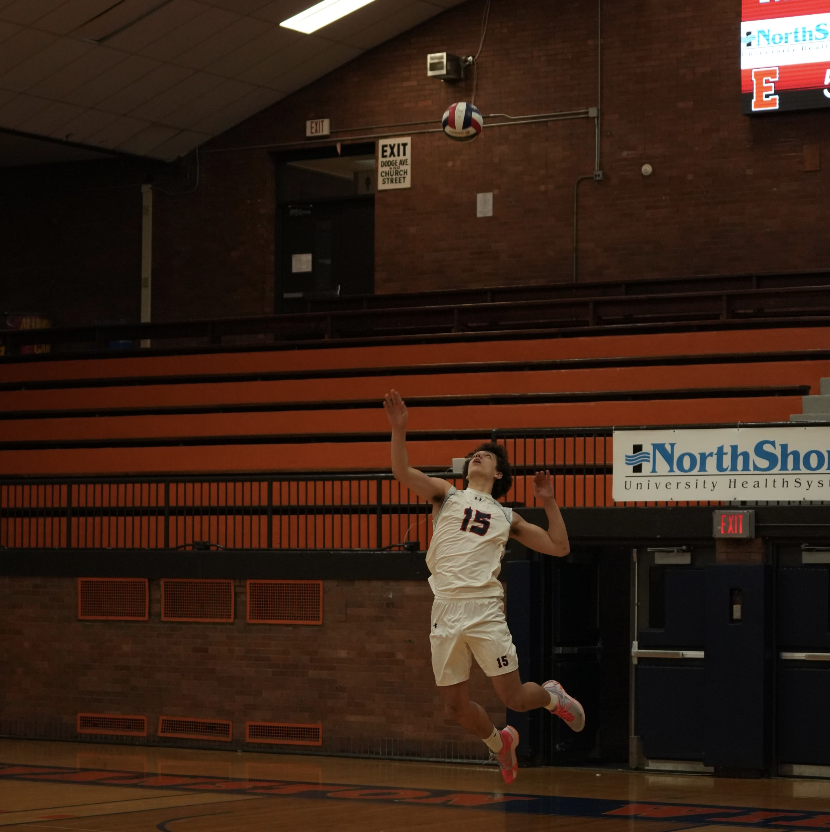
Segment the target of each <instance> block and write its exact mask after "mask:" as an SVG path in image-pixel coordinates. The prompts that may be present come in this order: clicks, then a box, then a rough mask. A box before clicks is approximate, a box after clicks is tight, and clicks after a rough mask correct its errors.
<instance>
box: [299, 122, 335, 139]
mask: <svg viewBox="0 0 830 832" xmlns="http://www.w3.org/2000/svg"><path fill="white" fill-rule="evenodd" d="M305 134H306V136H307V137H310V136H328V135H330V134H331V121H330V120H329V119H327V118H315V119H312V120H311V121H307V122H306V123H305Z"/></svg>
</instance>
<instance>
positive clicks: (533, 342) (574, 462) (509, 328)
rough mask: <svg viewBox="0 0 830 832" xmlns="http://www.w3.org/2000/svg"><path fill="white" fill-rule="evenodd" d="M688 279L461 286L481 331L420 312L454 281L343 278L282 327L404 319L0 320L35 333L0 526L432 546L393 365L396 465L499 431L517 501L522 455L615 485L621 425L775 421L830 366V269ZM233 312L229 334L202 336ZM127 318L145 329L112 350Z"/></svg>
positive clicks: (451, 295)
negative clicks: (559, 311) (405, 484)
mask: <svg viewBox="0 0 830 832" xmlns="http://www.w3.org/2000/svg"><path fill="white" fill-rule="evenodd" d="M701 281H702V284H701V285H702V286H703V287H704V288H705V289H706V290H707V292H708V294H707V293H706V292H704V293H703V294H701V293H699V292H698V293H690V292H689V289H690V288H695V287H690V286H689V285H687V284H688V281H674V282H672V281H643V282H642V285H634V284H609V285H607V286H604V285H603V286H602V287H600V286H597V285H594V286H590V287H585V286H568V285H565V286H562V285H559V286H553V287H524V288H523V289H521V290H520V291H518V292H517V291H516V290H511V294H512V295H513V297H512V299H511V300H510V301H509V302H507V301H505V300H504V298H503V297H502V295H501V294H500V290H498V289H494V290H488V291H489V295H488V296H487V298H485V303H482V304H478V305H474V306H476V309H477V310H478V311H477V312H476V314H484V313H483V312H482V311H481V310H482V309H485V311H486V314H487V315H488V316H490V321H491V323H490V324H489V326H494V327H495V329H494V331H491V332H488V331H483V330H480V331H473V330H470V329H466V330H464V331H456V332H453V333H447V332H444V333H443V334H442V333H439V332H435V331H433V330H434V329H435V318H434V314H435V310H440V312H441V315H445V314H446V313H447V311H448V310H449V313H450V314H451V315H453V316H454V317H455V320H456V323H458V320H459V319H460V318H459V315H461V317H463V316H464V315H468V314H469V313H470V309H471V308H472V307H471V305H470V304H469V303H465V302H464V301H465V300H469V297H467V296H465V295H464V293H461V292H458V291H450V292H445V293H422V295H419V296H417V297H413V298H407V297H404V296H396V297H391V298H390V297H383V296H378V297H376V298H364V299H362V300H361V301H360V303H361V308H360V309H354V308H352V309H350V305H351V306H354V305H355V303H356V301H355V300H354V299H342V301H343V303H342V306H341V307H340V308H339V311H336V312H331V309H330V308H329V307H330V306H331V304H332V303H334V300H333V299H319V300H317V301H312V300H310V301H309V309H308V311H307V312H305V313H302V314H298V315H296V316H294V318H292V324H291V327H290V328H289V332H288V334H289V335H291V334H292V333H294V334H296V333H297V332H300V331H305V330H304V329H303V327H304V325H305V324H307V323H308V321H309V320H312V319H315V316H318V317H319V316H320V315H331V314H334V315H336V316H339V317H338V320H339V321H341V329H342V321H351V323H349V324H348V327H346V328H347V329H349V331H352V332H357V331H358V328H359V325H360V322H361V321H362V320H363V319H362V318H361V316H363V315H372V316H374V320H376V321H377V320H379V318H378V316H391V317H390V321H391V320H393V319H394V316H395V315H398V314H400V315H403V316H404V317H406V319H407V320H409V321H410V322H418V321H420V322H421V323H420V327H421V331H420V332H418V333H413V332H412V330H411V328H410V329H406V330H405V332H404V334H398V335H390V336H388V337H385V338H381V337H377V331H373V332H374V334H372V333H371V332H367V333H364V335H365V336H366V337H357V336H355V337H351V338H349V337H341V338H340V339H324V340H322V341H321V340H317V341H315V340H314V339H313V338H306V339H297V338H293V337H286V338H282V337H280V336H281V335H285V332H284V331H283V330H277V331H274V330H273V327H274V326H276V324H278V323H280V321H282V320H283V319H282V318H281V317H280V316H275V317H273V318H267V319H261V318H260V319H247V320H245V321H243V322H241V323H240V321H230V322H229V321H214V322H201V323H200V322H187V323H184V324H178V325H174V324H142V325H133V326H126V327H124V326H121V327H115V328H113V327H105V328H103V329H101V328H97V329H95V330H94V331H93V332H90V331H87V330H86V329H84V328H70V329H67V330H59V329H54V330H41V331H37V332H32V331H29V332H19V333H13V336H14V338H17V339H18V340H19V341H20V343H19V344H18V346H20V345H21V344H23V343H24V342H25V341H26V339H28V340H29V341H32V339H41V340H44V341H47V342H48V343H49V344H50V349H51V350H52V352H50V353H48V354H42V353H41V354H39V355H13V354H12V355H7V356H6V357H5V359H3V360H0V425H2V434H1V435H0V546H7V547H20V546H25V547H47V548H48V547H53V548H54V547H57V548H64V547H67V548H71V547H101V548H107V547H115V548H124V547H128V548H134V547H139V548H146V547H150V548H175V547H182V546H192V545H194V543H198V542H202V543H210V544H211V545H221V546H227V547H232V548H269V549H270V548H292V547H293V548H298V547H299V548H303V547H305V548H314V549H318V548H327V547H329V548H380V547H382V546H390V545H394V546H401V545H403V544H404V543H405V542H406V541H415V540H417V541H419V543H420V545H421V546H423V545H426V543H427V542H428V539H429V528H428V524H427V523H425V517H426V515H427V514H428V513H429V507H428V506H425V505H424V504H423V503H422V502H421V501H420V500H418V499H417V498H416V497H415V496H414V495H410V494H408V493H407V492H406V491H405V489H401V488H400V487H399V486H398V484H397V483H395V482H394V481H392V478H391V474H390V471H389V464H390V463H389V428H388V424H387V421H386V417H385V414H384V411H383V408H382V406H381V401H382V397H383V394H384V393H385V392H386V391H387V390H389V389H390V388H393V387H394V388H396V389H398V390H399V391H401V393H402V394H403V395H404V397H405V398H406V401H407V403H408V405H409V407H410V409H411V414H412V415H411V421H410V432H409V437H408V438H409V453H410V461H411V463H412V464H413V465H415V466H417V467H420V468H422V469H424V470H427V471H429V472H431V473H434V474H437V475H441V476H446V475H448V474H449V473H450V472H449V465H450V460H451V459H452V458H453V457H459V456H463V455H465V454H466V453H467V452H468V450H469V449H470V448H471V447H472V446H474V445H475V444H478V443H480V442H481V441H484V440H487V439H491V438H496V439H498V440H500V441H504V442H506V444H507V446H508V450H509V452H510V454H511V457H512V459H513V462H514V465H515V466H516V482H515V487H514V489H513V491H512V492H511V495H510V498H509V499H510V501H511V502H512V503H513V504H514V505H517V506H522V505H532V504H533V494H532V488H531V486H530V477H531V476H532V473H533V471H534V470H537V469H538V468H550V470H551V471H552V472H553V473H554V475H555V476H556V480H557V487H558V490H559V495H560V496H559V499H560V503H561V504H562V505H563V506H565V507H589V506H610V505H613V504H614V503H613V499H612V498H611V464H610V462H611V453H612V441H611V434H612V429H613V428H614V427H621V426H637V425H650V426H659V425H692V424H699V425H704V424H708V425H711V424H729V423H732V424H734V423H736V422H743V423H752V422H757V423H770V422H784V421H786V420H788V419H789V417H790V415H791V414H792V413H793V412H797V411H799V410H800V408H801V402H802V398H803V397H804V396H805V395H809V394H811V393H813V394H815V393H818V392H819V390H820V379H821V378H822V377H823V376H825V377H826V376H829V375H830V348H828V346H827V345H828V342H829V341H828V335H830V317H827V316H826V315H825V314H824V313H826V312H827V311H830V310H828V309H825V307H827V306H828V302H827V301H828V299H827V297H826V296H828V295H830V293H828V292H827V286H826V285H825V284H827V283H828V281H830V275H826V274H824V273H821V274H807V275H785V276H766V277H763V278H759V277H757V276H749V277H729V278H701ZM598 292H606V293H607V295H606V301H607V302H608V303H610V304H612V305H613V304H618V305H619V304H621V303H622V304H625V303H628V302H629V300H631V299H633V300H634V301H636V304H637V306H636V309H638V310H639V313H638V314H639V317H636V316H635V318H632V319H629V320H627V321H624V322H621V321H617V322H616V323H611V322H609V320H611V319H607V318H606V317H603V316H604V315H605V313H604V312H603V311H602V310H603V309H606V311H607V309H612V307H610V306H609V307H607V308H606V307H601V304H600V300H602V298H601V297H599V295H598V294H597V293H598ZM580 294H581V295H582V297H580ZM784 294H788V295H789V300H788V301H787V303H788V308H787V315H788V316H789V317H781V316H778V317H776V316H775V315H773V316H772V317H771V316H770V315H769V314H768V312H769V310H768V309H766V307H764V303H766V302H767V301H768V300H769V298H771V297H772V298H774V299H775V304H777V306H776V309H778V311H781V304H782V302H783V299H784ZM585 295H587V297H588V300H587V303H588V304H589V305H590V307H591V310H592V311H591V315H593V316H594V318H595V320H594V321H593V323H592V324H591V325H589V326H587V327H585V326H575V327H574V326H571V327H569V328H568V327H566V328H564V329H563V328H562V327H560V326H559V324H561V320H559V319H556V320H549V321H548V323H550V324H551V327H550V328H549V329H548V330H546V331H544V332H540V331H537V330H536V329H532V328H531V329H530V330H529V329H527V328H526V327H525V324H526V323H527V322H528V320H529V318H528V317H527V315H528V312H529V310H530V309H531V307H532V306H533V305H534V304H536V305H537V306H539V307H540V308H542V309H543V311H544V309H547V310H548V311H549V309H550V308H551V304H552V305H553V306H557V305H559V307H562V306H563V305H564V306H567V304H569V303H584V302H586V300H585V297H584V296H585ZM534 296H535V298H536V300H533V297H534ZM566 296H567V297H566ZM692 296H694V298H696V299H697V301H700V299H701V298H702V297H704V296H705V299H706V303H709V302H710V301H711V298H712V297H715V298H716V299H718V303H719V304H720V307H719V308H720V309H721V312H723V310H724V309H726V308H727V307H729V308H734V309H737V308H738V306H739V305H740V304H743V306H740V309H741V310H742V311H741V315H742V318H741V319H740V320H737V321H736V320H732V319H731V318H728V317H723V316H721V317H718V318H717V319H716V320H715V319H710V313H709V312H707V311H705V310H704V311H703V312H701V313H700V315H699V320H697V321H696V322H694V323H690V320H689V312H688V309H689V307H688V305H687V303H688V301H689V299H690V298H691V297H692ZM517 297H518V300H517V299H516V298H517ZM805 297H806V298H813V300H814V301H815V303H814V306H813V307H812V308H806V307H803V302H804V299H805ZM667 298H672V299H673V300H672V304H673V307H672V308H673V309H674V311H673V312H672V313H671V314H670V315H668V317H666V315H665V314H664V311H661V310H665V309H667V308H668V307H666V306H665V304H666V299H667ZM816 298H821V299H822V300H821V302H819V301H816ZM413 301H418V302H419V303H421V304H422V305H421V306H418V305H412V306H407V305H406V304H407V303H412V302H413ZM603 302H605V301H603ZM318 303H319V304H320V305H321V306H323V307H325V309H318V308H316V307H315V304H318ZM384 304H387V305H389V304H391V306H389V307H388V308H385V307H384ZM423 304H426V305H423ZM545 304H548V306H547V307H546V306H545ZM800 304H801V306H799V305H800ZM730 305H731V306H730ZM634 308H635V307H631V309H634ZM799 309H800V312H799V314H797V315H796V313H795V311H794V310H796V311H797V310H799ZM517 310H518V312H517ZM765 310H766V311H765ZM612 311H613V310H612ZM507 312H510V314H506V313H507ZM496 313H498V317H499V322H498V323H497V324H493V320H495V318H494V317H493V316H494V315H495V314H496ZM534 314H535V315H536V317H537V318H538V316H539V311H538V309H537V311H536V312H535V313H534ZM609 314H610V313H609ZM614 314H617V313H616V312H614ZM694 314H697V313H694ZM511 315H512V317H511ZM517 315H518V318H517V317H516V316H517ZM355 316H356V317H355ZM419 316H420V317H419ZM522 316H524V317H522ZM793 316H794V317H793ZM519 318H521V321H519V323H517V320H518V319H519ZM658 319H659V322H658ZM613 320H616V319H613ZM603 321H605V323H603ZM537 323H538V321H537ZM391 325H392V324H391V323H390V322H389V321H387V322H386V323H384V324H383V327H385V328H389V327H390V326H391ZM200 327H202V329H204V328H205V327H207V329H206V330H205V331H206V332H207V333H208V335H207V336H206V337H205V336H204V333H203V332H202V330H200ZM462 329H463V328H462ZM310 331H313V327H311V330H310ZM200 332H201V333H202V334H200ZM268 332H270V333H271V335H272V336H273V339H272V340H270V341H267V342H263V338H262V336H263V333H268ZM217 333H219V335H217ZM229 333H230V335H231V336H233V338H234V339H235V340H236V341H237V343H234V344H224V345H223V344H221V343H219V342H221V340H222V338H223V337H225V336H228V335H229ZM244 333H247V336H248V343H247V344H246V343H239V342H238V341H239V339H240V338H241V335H242V334H244ZM2 335H4V336H5V337H6V338H7V342H6V343H7V346H9V345H10V346H11V347H12V348H13V347H14V343H15V342H14V339H13V338H12V339H11V340H8V338H9V333H3V334H2ZM144 336H150V337H151V338H152V339H153V340H152V342H151V344H150V346H149V348H147V349H138V348H136V349H132V350H113V349H109V350H108V349H106V347H107V346H108V344H110V343H112V340H113V339H115V340H116V341H117V343H119V344H123V340H124V338H143V337H144ZM90 338H91V341H92V342H90V340H89V339H90ZM200 338H201V339H202V340H201V341H200V340H199V339H200ZM85 339H86V340H85ZM160 339H161V340H160ZM165 339H166V340H165ZM176 339H178V341H177V340H176ZM243 341H244V339H243ZM95 347H98V348H99V349H97V350H96V349H95ZM136 347H138V343H137V342H136ZM332 347H337V348H336V349H333V348H332ZM81 348H82V351H80V352H79V351H78V350H79V349H81ZM413 528H415V529H416V531H415V532H412V533H411V534H410V531H411V530H412V529H413Z"/></svg>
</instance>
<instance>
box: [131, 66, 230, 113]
mask: <svg viewBox="0 0 830 832" xmlns="http://www.w3.org/2000/svg"><path fill="white" fill-rule="evenodd" d="M180 71H187V72H190V70H180ZM221 83H222V79H221V78H220V77H219V76H218V75H208V73H206V72H194V73H193V74H192V75H190V76H189V77H187V78H185V79H184V80H183V81H181V82H180V83H178V84H174V85H173V86H171V87H169V88H168V89H166V90H164V91H163V92H162V93H160V94H159V95H156V96H154V97H153V98H151V99H150V100H149V101H146V102H145V103H143V104H141V105H140V106H138V107H136V108H135V109H134V110H132V113H131V114H132V115H134V116H137V117H138V118H146V119H147V120H148V121H159V122H165V123H170V122H169V120H168V117H169V116H170V115H171V114H173V113H175V112H177V111H179V110H181V109H182V108H183V107H185V106H187V105H188V104H190V103H192V102H193V101H195V100H197V99H200V98H209V97H210V96H209V93H210V92H211V91H212V90H214V89H216V87H218V86H219V85H220V84H221ZM188 126H189V125H188Z"/></svg>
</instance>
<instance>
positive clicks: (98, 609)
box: [78, 578, 150, 621]
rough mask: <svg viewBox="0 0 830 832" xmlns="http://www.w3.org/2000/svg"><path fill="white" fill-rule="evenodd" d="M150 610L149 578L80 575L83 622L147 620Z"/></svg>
mask: <svg viewBox="0 0 830 832" xmlns="http://www.w3.org/2000/svg"><path fill="white" fill-rule="evenodd" d="M149 612H150V593H149V592H148V586H147V579H146V578H78V618H79V619H80V620H81V621H146V620H147V618H148V617H149Z"/></svg>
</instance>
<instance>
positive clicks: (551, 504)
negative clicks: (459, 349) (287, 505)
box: [383, 390, 585, 783]
mask: <svg viewBox="0 0 830 832" xmlns="http://www.w3.org/2000/svg"><path fill="white" fill-rule="evenodd" d="M383 404H384V409H385V410H386V415H387V417H388V418H389V423H390V425H391V426H392V473H393V474H394V476H395V479H397V480H398V482H400V483H401V484H403V485H405V486H407V488H409V489H410V490H411V491H414V492H415V493H416V494H417V495H418V496H420V497H422V498H423V499H425V500H428V501H429V502H431V503H432V523H433V537H432V543H431V545H430V547H429V551H428V552H427V566H428V567H429V570H430V573H431V577H430V579H429V583H430V586H431V587H432V591H433V593H434V595H435V600H434V602H433V607H432V621H431V629H430V644H431V647H432V668H433V671H434V673H435V683H436V685H437V686H438V690H439V691H440V693H441V697H442V698H443V700H444V703H445V705H446V708H447V711H448V712H449V714H450V715H451V716H452V718H453V719H454V720H455V721H456V722H457V723H458V724H459V725H461V726H462V727H464V728H466V729H467V730H468V731H470V732H471V733H473V734H475V735H476V736H478V737H481V739H482V740H483V741H484V743H485V744H486V745H487V747H488V748H489V749H490V751H491V753H492V755H493V757H495V759H496V760H497V761H498V763H499V767H500V768H501V773H502V777H504V781H505V782H506V783H512V782H513V780H514V779H515V778H516V774H517V771H518V762H517V759H516V747H517V746H518V744H519V734H518V732H517V731H516V729H515V728H513V727H512V726H510V725H508V726H506V727H505V728H503V729H501V730H498V729H496V727H495V726H494V725H493V723H492V722H491V721H490V718H489V717H488V716H487V714H486V712H485V711H484V709H483V708H482V707H481V706H480V705H478V704H477V703H475V702H472V701H471V700H470V696H469V691H468V679H469V676H470V667H471V664H472V657H473V656H475V659H476V661H477V662H478V664H479V665H480V667H481V669H482V670H483V671H484V672H485V674H487V676H489V677H490V679H491V680H492V682H493V687H494V688H495V690H496V693H497V694H498V696H499V698H500V699H501V701H502V702H503V703H504V704H505V706H506V707H508V708H509V709H510V710H512V711H529V710H532V709H533V708H547V709H548V710H549V711H550V712H551V713H552V714H555V715H556V716H558V717H559V718H561V719H562V720H564V721H565V722H566V723H567V725H568V726H569V727H570V728H572V729H573V730H574V731H581V730H582V729H583V728H584V727H585V712H584V711H583V709H582V706H581V705H580V704H579V702H577V701H576V699H574V698H573V697H572V696H569V695H568V694H567V693H566V692H565V690H564V689H563V688H562V686H561V685H560V684H559V683H558V682H556V681H552V680H551V681H549V682H545V684H544V685H537V684H535V683H534V682H525V683H524V684H522V682H521V680H520V678H519V670H518V661H517V659H516V648H515V647H514V646H513V639H512V638H511V636H510V631H509V630H508V628H507V623H506V621H505V618H504V601H503V597H504V590H503V588H502V585H501V583H500V582H499V580H498V574H499V571H500V569H501V558H502V555H503V554H504V547H505V544H506V543H507V539H508V537H514V538H516V540H518V541H519V542H520V543H523V544H524V545H525V546H527V548H528V549H532V550H533V551H535V552H541V553H544V554H547V555H552V556H554V557H564V556H565V555H567V554H568V552H569V551H570V546H569V543H568V533H567V531H566V529H565V524H564V522H563V520H562V515H561V514H560V512H559V506H558V505H557V504H556V500H555V498H554V489H553V478H552V477H551V475H550V474H549V472H547V471H539V472H537V473H536V475H535V476H534V478H533V491H534V493H535V495H536V499H537V500H538V501H539V502H540V503H541V505H542V506H543V507H544V510H545V514H547V517H548V530H547V531H545V530H544V529H542V528H541V527H540V526H536V525H534V524H532V523H528V522H526V521H525V520H523V519H522V518H521V517H519V515H518V514H514V513H513V511H512V509H509V508H507V507H506V506H503V505H502V504H501V503H499V502H498V501H497V498H498V497H501V496H503V495H504V494H506V493H507V492H508V491H509V489H510V486H511V484H512V480H513V477H512V473H511V470H510V462H509V460H508V458H507V452H506V451H505V449H504V448H503V447H502V446H501V445H498V444H495V443H487V444H484V445H481V446H480V447H478V448H476V449H475V450H474V451H473V452H472V453H470V454H469V455H468V457H467V461H466V463H465V468H464V480H465V484H466V488H465V489H464V490H463V491H458V490H457V489H456V488H455V487H453V486H452V485H450V484H449V483H448V482H447V481H446V480H443V479H437V478H435V477H429V476H427V475H426V474H424V473H423V472H422V471H418V470H417V469H415V468H412V467H410V465H409V459H408V456H407V452H406V426H407V409H406V404H405V403H404V401H403V399H402V398H401V396H400V393H398V392H397V391H396V390H391V391H390V392H389V393H387V394H386V396H385V397H384V403H383Z"/></svg>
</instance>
